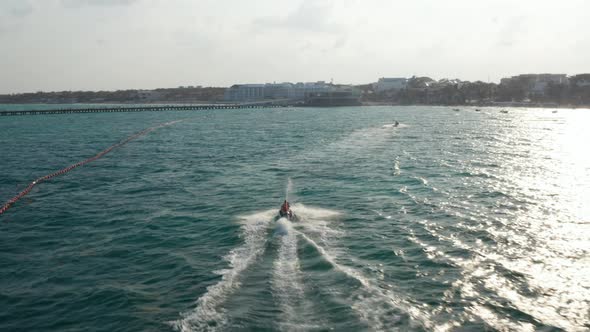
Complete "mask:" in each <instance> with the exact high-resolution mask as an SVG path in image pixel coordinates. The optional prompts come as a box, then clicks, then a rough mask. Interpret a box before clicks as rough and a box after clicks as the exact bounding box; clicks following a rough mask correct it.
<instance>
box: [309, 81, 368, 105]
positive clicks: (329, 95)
mask: <svg viewBox="0 0 590 332" xmlns="http://www.w3.org/2000/svg"><path fill="white" fill-rule="evenodd" d="M360 97H361V91H360V90H359V89H357V88H354V87H352V86H333V87H331V88H330V89H329V90H323V91H316V92H308V93H306V95H305V104H306V105H308V106H320V107H331V106H358V105H360V104H361V103H360Z"/></svg>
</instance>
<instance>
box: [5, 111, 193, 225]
mask: <svg viewBox="0 0 590 332" xmlns="http://www.w3.org/2000/svg"><path fill="white" fill-rule="evenodd" d="M180 121H182V120H176V121H170V122H166V123H162V124H159V125H157V126H153V127H150V128H147V129H144V130H142V131H140V132H137V133H135V134H133V135H131V136H129V137H127V138H126V139H125V140H123V141H121V142H119V143H117V144H114V145H112V146H110V147H108V148H106V149H104V150H102V151H100V152H99V153H97V154H96V155H94V156H93V157H90V158H88V159H85V160H82V161H80V162H77V163H75V164H73V165H70V166H68V167H66V168H62V169H60V170H59V171H56V172H53V173H51V174H47V175H45V176H42V177H40V178H37V179H36V180H34V181H33V182H31V183H30V184H29V185H28V186H27V187H26V188H25V189H24V190H23V191H21V192H20V193H18V195H16V196H14V197H13V198H11V199H10V200H9V201H8V202H6V203H5V204H4V205H3V206H2V207H1V208H0V215H1V214H3V213H4V212H6V211H7V210H8V209H9V208H10V207H11V206H12V205H13V204H14V203H16V202H18V201H19V200H20V199H22V198H23V197H25V196H26V195H27V194H28V193H30V192H31V190H33V188H34V187H35V186H36V185H38V184H39V183H41V182H45V181H47V180H49V179H51V178H54V177H56V176H59V175H63V174H65V173H67V172H69V171H71V170H73V169H74V168H76V167H80V166H84V165H86V164H88V163H90V162H93V161H95V160H97V159H99V158H101V157H102V156H104V155H105V154H107V153H109V152H111V151H112V150H113V149H115V148H118V147H121V146H123V145H125V144H127V143H129V142H131V141H132V140H134V139H136V138H138V137H140V136H143V135H146V134H148V133H150V132H152V131H154V130H156V129H158V128H162V127H166V126H170V125H173V124H175V123H177V122H180Z"/></svg>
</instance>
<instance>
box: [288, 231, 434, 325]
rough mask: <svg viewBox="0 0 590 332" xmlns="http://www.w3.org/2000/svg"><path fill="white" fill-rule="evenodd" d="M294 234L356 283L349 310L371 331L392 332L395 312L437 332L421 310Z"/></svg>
mask: <svg viewBox="0 0 590 332" xmlns="http://www.w3.org/2000/svg"><path fill="white" fill-rule="evenodd" d="M295 232H297V234H298V235H300V236H301V237H302V238H303V239H304V240H305V241H307V242H308V243H309V244H310V245H311V246H313V247H314V248H315V249H316V250H317V251H318V253H319V254H320V255H321V256H322V257H323V259H324V260H326V261H327V262H328V263H330V264H331V265H332V266H333V267H334V269H336V270H338V271H340V272H342V273H344V274H345V275H347V276H348V277H349V278H352V279H355V280H356V281H358V282H359V283H360V285H361V287H360V288H359V290H358V291H357V292H353V293H352V294H351V296H350V300H351V301H352V302H353V303H352V305H351V308H352V309H353V310H354V311H355V312H356V313H357V315H358V316H359V317H360V318H361V319H362V320H363V321H364V322H365V323H367V324H368V325H369V326H370V328H371V330H373V331H388V330H390V329H392V328H393V326H394V325H396V323H397V322H398V321H399V320H400V319H401V317H399V316H396V314H395V312H397V311H402V312H404V313H405V314H407V315H408V316H410V317H411V318H412V320H413V322H410V324H414V323H415V322H417V323H418V324H419V325H421V326H422V327H423V328H426V329H428V330H433V331H439V330H440V329H438V328H437V326H436V325H434V324H432V323H431V318H430V317H429V315H428V314H427V313H425V312H424V311H423V310H421V309H418V308H417V307H415V306H412V305H411V304H410V303H408V302H407V301H406V300H405V299H403V297H402V296H400V295H399V294H396V293H394V292H393V291H392V290H390V289H386V288H384V287H383V286H380V285H378V284H377V283H375V282H374V281H373V280H371V279H369V278H367V277H366V276H365V275H364V274H363V273H362V272H361V271H359V270H357V269H355V268H353V267H350V266H347V265H344V264H340V263H338V261H337V256H336V254H335V253H334V252H332V251H328V250H326V249H325V248H324V247H322V246H320V245H319V244H317V242H315V241H314V240H313V239H311V238H310V237H309V236H307V235H306V234H305V233H303V232H300V231H295Z"/></svg>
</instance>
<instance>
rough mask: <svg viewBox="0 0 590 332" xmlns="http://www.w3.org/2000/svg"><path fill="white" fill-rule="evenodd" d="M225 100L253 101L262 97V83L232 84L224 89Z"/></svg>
mask: <svg viewBox="0 0 590 332" xmlns="http://www.w3.org/2000/svg"><path fill="white" fill-rule="evenodd" d="M223 99H224V100H226V101H253V100H263V99H264V84H234V85H232V86H231V87H230V88H228V89H226V90H225V93H224V96H223Z"/></svg>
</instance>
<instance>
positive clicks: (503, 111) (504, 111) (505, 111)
mask: <svg viewBox="0 0 590 332" xmlns="http://www.w3.org/2000/svg"><path fill="white" fill-rule="evenodd" d="M500 113H508V111H507V110H501V111H500Z"/></svg>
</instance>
